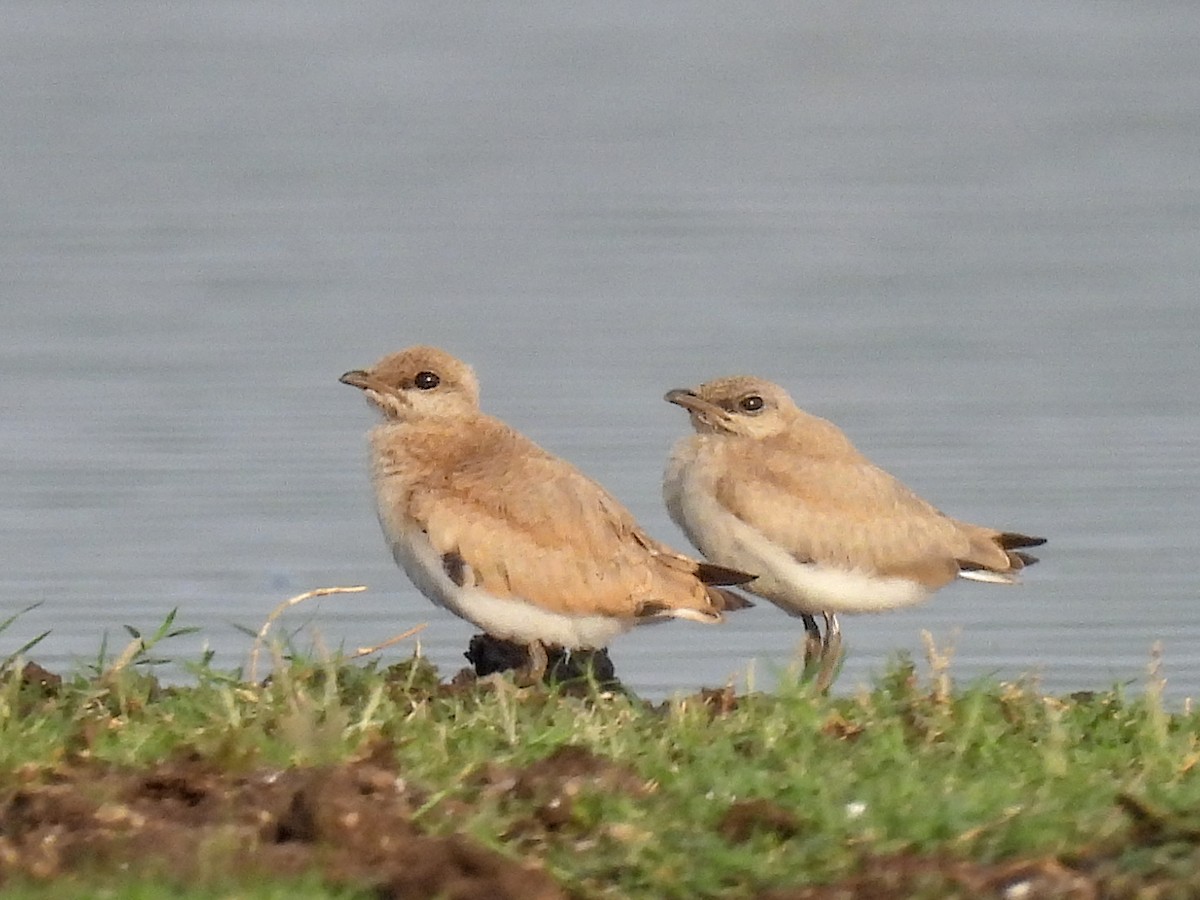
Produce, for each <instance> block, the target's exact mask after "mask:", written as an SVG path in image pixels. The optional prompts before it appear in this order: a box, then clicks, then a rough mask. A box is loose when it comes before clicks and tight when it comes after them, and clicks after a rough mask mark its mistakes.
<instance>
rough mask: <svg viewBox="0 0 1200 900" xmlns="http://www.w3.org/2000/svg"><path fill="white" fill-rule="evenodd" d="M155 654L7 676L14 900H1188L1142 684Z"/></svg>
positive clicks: (1183, 820)
mask: <svg viewBox="0 0 1200 900" xmlns="http://www.w3.org/2000/svg"><path fill="white" fill-rule="evenodd" d="M160 632H161V633H160V634H159V635H158V637H163V636H165V635H166V634H169V633H170V632H169V630H160ZM150 652H151V651H150V650H149V649H148V648H147V647H146V646H144V645H143V646H140V647H135V648H134V650H133V651H132V652H130V653H126V654H122V658H121V659H118V660H114V661H113V662H112V663H110V664H108V665H105V663H104V660H101V661H100V662H99V663H98V664H97V665H96V666H95V667H93V669H92V670H90V671H84V672H81V673H76V674H72V675H68V676H66V677H63V678H62V679H61V680H60V679H59V678H58V676H56V675H55V674H53V673H47V672H44V671H41V670H39V669H37V668H36V667H34V666H25V665H24V664H22V663H21V662H20V661H18V660H13V661H10V664H9V665H8V667H7V668H6V670H5V671H4V674H3V678H2V680H0V879H3V882H2V883H3V885H4V895H5V896H6V897H7V896H12V897H31V898H32V897H50V896H53V897H56V898H59V897H69V896H79V897H85V896H86V897H92V896H104V895H107V896H113V897H141V896H146V897H148V896H154V897H160V896H168V894H166V893H164V891H165V890H167V889H168V888H169V889H170V890H172V891H174V893H173V894H170V895H169V896H179V897H216V896H220V897H230V896H238V897H253V898H266V897H277V896H285V895H286V896H290V897H308V896H313V897H358V896H362V897H367V896H395V897H420V896H437V895H438V892H441V894H442V895H444V896H454V897H467V896H497V897H504V896H512V897H518V896H519V897H546V898H550V897H558V896H580V897H591V896H596V897H601V896H613V897H681V898H682V897H709V896H720V897H770V898H800V897H834V896H837V897H854V896H861V897H922V896H928V897H947V896H961V897H980V896H989V895H993V896H1002V897H1013V898H1029V897H1095V896H1105V897H1141V896H1181V897H1183V896H1198V895H1200V851H1198V849H1197V847H1198V843H1200V814H1197V813H1196V812H1195V811H1196V810H1198V809H1200V773H1198V772H1197V762H1200V746H1198V740H1197V726H1198V724H1200V723H1198V721H1197V717H1196V715H1195V714H1193V713H1192V712H1191V711H1190V710H1182V711H1167V710H1165V709H1164V708H1163V706H1162V703H1161V685H1160V684H1159V683H1158V682H1157V681H1156V679H1155V678H1154V677H1153V675H1151V676H1150V677H1149V678H1148V684H1147V686H1146V687H1145V689H1144V690H1139V691H1138V692H1137V694H1136V696H1130V697H1127V696H1124V695H1123V693H1122V692H1121V691H1119V690H1106V691H1100V692H1097V693H1094V694H1086V695H1083V694H1079V695H1074V696H1071V697H1061V698H1056V697H1046V696H1043V695H1042V694H1041V693H1040V692H1039V691H1038V690H1037V689H1036V687H1035V686H1034V685H1032V684H1000V683H993V682H977V683H972V684H968V685H955V684H953V683H952V682H951V678H950V674H949V673H948V672H947V671H946V669H945V667H944V665H943V664H942V663H941V662H939V661H938V660H937V659H936V654H934V659H933V660H932V662H931V663H922V665H921V666H919V667H918V666H916V665H914V664H913V663H911V662H910V661H907V660H904V659H899V660H896V661H895V662H894V663H893V665H892V666H891V667H890V668H889V669H888V671H887V672H886V674H885V675H884V676H882V677H881V678H880V679H879V680H878V681H877V682H876V683H875V684H874V685H873V686H872V687H871V688H870V689H867V690H864V691H862V692H860V693H858V694H856V695H854V696H833V697H827V696H820V695H817V694H815V693H814V692H813V691H812V690H811V689H810V688H809V687H808V686H807V685H806V684H804V683H803V682H801V681H799V680H798V679H795V678H792V679H789V678H784V679H782V680H781V683H780V685H779V686H778V688H777V689H776V690H775V692H774V693H772V694H770V695H764V694H749V695H736V694H735V693H734V692H733V691H732V690H713V691H706V692H703V693H701V694H698V695H696V696H691V697H686V698H678V699H675V700H672V701H670V702H667V703H664V704H658V705H651V704H647V703H644V702H642V701H640V700H638V699H636V698H634V697H630V696H626V695H624V694H621V693H605V692H601V691H598V690H596V689H594V688H589V687H588V686H586V685H574V686H571V687H568V688H544V687H542V686H536V687H518V686H517V685H516V684H514V682H513V680H512V678H511V676H507V677H496V676H493V677H491V678H489V679H487V680H485V681H483V682H478V681H476V680H474V679H471V678H462V679H459V680H457V681H455V682H453V683H451V682H449V681H447V680H444V679H442V678H440V677H439V675H438V673H437V672H435V671H434V670H433V669H432V668H431V667H430V666H429V665H428V664H426V663H425V662H423V661H421V660H417V659H409V660H405V661H403V662H399V663H395V664H392V665H385V664H383V663H379V662H364V661H361V660H358V661H354V662H347V661H344V660H339V659H337V658H321V659H304V658H291V659H287V660H286V661H285V660H284V659H283V657H282V656H281V655H280V654H278V653H276V655H275V657H274V664H273V666H271V667H270V669H271V671H270V675H269V677H267V678H266V679H263V680H260V681H259V682H258V683H251V682H248V681H246V680H244V679H243V677H242V674H241V673H239V672H221V671H215V670H213V669H211V668H209V667H207V666H206V665H204V664H203V663H198V664H196V665H193V666H191V667H190V668H191V673H190V680H189V682H188V686H186V687H163V686H161V685H160V684H159V683H158V682H157V681H156V680H155V679H154V678H153V677H152V676H151V675H149V674H146V673H145V672H144V671H142V670H141V669H140V668H139V667H138V666H137V665H136V663H137V662H138V661H139V659H145V658H146V657H147V656H148V654H149V653H150ZM118 662H120V665H118V664H117V663H118ZM260 674H262V673H260ZM105 892H107V894H106V893H105Z"/></svg>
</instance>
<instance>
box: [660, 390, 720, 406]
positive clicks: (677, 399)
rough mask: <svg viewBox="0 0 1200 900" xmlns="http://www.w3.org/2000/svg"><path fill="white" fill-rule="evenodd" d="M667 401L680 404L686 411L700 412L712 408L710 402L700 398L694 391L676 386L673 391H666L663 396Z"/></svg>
mask: <svg viewBox="0 0 1200 900" xmlns="http://www.w3.org/2000/svg"><path fill="white" fill-rule="evenodd" d="M663 399H664V400H666V401H667V402H668V403H674V404H675V405H676V406H682V407H683V408H684V409H686V410H687V411H688V412H701V411H707V410H710V409H712V408H713V406H712V404H711V403H709V402H707V401H706V400H701V399H700V397H699V396H698V395H697V394H696V392H695V391H691V390H688V389H687V388H676V389H675V390H673V391H667V393H666V395H665V396H664V397H663Z"/></svg>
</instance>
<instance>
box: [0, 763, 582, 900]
mask: <svg viewBox="0 0 1200 900" xmlns="http://www.w3.org/2000/svg"><path fill="white" fill-rule="evenodd" d="M40 777H41V778H42V779H43V780H41V781H39V782H38V783H29V784H23V785H17V786H14V787H10V788H9V789H8V790H6V791H5V792H4V793H3V794H2V795H0V883H2V882H3V881H4V880H7V879H8V878H11V877H13V876H22V877H26V878H32V879H37V880H46V879H52V878H56V877H60V876H63V875H66V874H71V873H77V872H81V871H96V870H101V871H102V870H108V869H112V868H117V867H121V868H124V867H126V866H128V867H134V868H135V870H139V871H149V872H151V873H155V872H159V873H163V874H165V875H169V876H170V877H171V878H172V879H178V880H180V881H182V882H184V883H186V882H190V881H195V880H203V879H205V878H208V877H212V876H213V875H214V874H215V875H220V876H223V877H227V876H252V875H254V874H258V873H261V874H264V875H265V874H270V875H271V876H274V877H280V876H288V875H294V876H297V877H299V876H301V875H304V874H306V873H310V872H312V871H313V870H317V871H320V872H322V873H323V874H324V876H325V878H326V879H327V880H328V881H329V882H330V883H333V884H344V885H348V886H355V887H362V888H365V889H370V890H371V891H372V892H373V893H374V894H375V895H376V896H379V897H389V898H390V897H395V898H410V897H411V898H418V897H420V898H425V897H434V896H438V897H448V898H457V900H466V898H476V897H479V898H482V897H489V898H492V897H494V898H510V897H511V898H517V897H531V898H537V900H554V898H563V897H566V896H567V894H566V892H565V891H564V890H563V889H562V888H560V887H559V886H558V884H557V883H556V882H555V881H554V879H553V878H551V877H550V876H549V875H548V874H547V873H546V872H545V871H543V870H542V869H541V868H540V867H538V866H537V865H529V864H524V863H518V862H515V861H513V860H511V859H509V858H507V857H505V856H502V855H501V854H499V853H497V852H495V851H494V850H491V849H488V848H486V847H483V846H482V845H480V844H479V843H477V842H476V841H473V840H471V839H470V838H467V837H464V836H462V835H451V836H449V837H443V836H435V835H429V834H425V833H423V832H422V830H421V829H420V828H418V826H417V825H416V824H415V823H414V821H413V812H414V810H415V809H416V808H417V807H419V806H420V804H421V803H422V802H423V801H424V799H425V797H424V795H423V793H422V792H421V791H420V790H419V789H416V788H414V787H413V786H412V785H410V784H408V783H407V782H406V781H405V780H404V778H403V777H402V776H401V775H400V773H399V772H398V771H397V770H396V765H395V762H394V760H393V754H392V753H391V752H390V748H387V747H384V746H381V747H379V748H377V752H375V753H373V754H372V755H371V756H370V757H367V758H364V759H359V760H355V761H353V762H348V763H343V764H340V765H336V766H323V767H312V768H296V769H285V770H266V769H259V770H255V771H251V772H246V773H240V774H239V773H234V772H230V771H226V770H222V769H219V768H217V767H216V766H214V765H213V764H212V763H210V762H207V761H205V760H203V759H199V758H196V757H192V756H189V757H183V758H179V759H175V760H171V761H169V762H165V763H162V764H159V765H156V766H153V767H151V768H148V769H144V770H139V771H129V770H122V769H115V768H111V767H106V766H101V765H80V766H75V767H70V768H64V769H59V770H57V771H55V772H53V773H52V774H50V775H49V776H40Z"/></svg>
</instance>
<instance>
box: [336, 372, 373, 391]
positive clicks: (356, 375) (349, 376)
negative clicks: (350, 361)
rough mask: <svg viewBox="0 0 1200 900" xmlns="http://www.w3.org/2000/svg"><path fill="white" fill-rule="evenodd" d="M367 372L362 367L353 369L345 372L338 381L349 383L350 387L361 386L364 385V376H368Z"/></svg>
mask: <svg viewBox="0 0 1200 900" xmlns="http://www.w3.org/2000/svg"><path fill="white" fill-rule="evenodd" d="M366 374H367V373H366V372H364V371H363V370H362V369H351V370H350V371H349V372H345V373H343V374H342V377H341V378H339V379H338V381H340V382H341V383H342V384H348V385H350V387H356V388H361V387H362V386H363V378H364V377H366Z"/></svg>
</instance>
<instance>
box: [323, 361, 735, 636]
mask: <svg viewBox="0 0 1200 900" xmlns="http://www.w3.org/2000/svg"><path fill="white" fill-rule="evenodd" d="M342 380H343V381H344V382H346V383H347V384H351V385H354V386H356V387H359V388H361V389H363V390H364V391H365V392H366V396H367V398H368V400H369V401H370V402H371V403H372V404H373V405H374V406H375V407H376V408H377V409H378V410H379V411H380V412H381V413H382V415H383V421H382V422H381V423H380V424H379V425H377V426H376V427H375V428H373V429H372V431H371V433H370V444H371V456H372V473H373V481H374V485H375V490H376V500H377V511H378V514H379V520H380V523H381V525H382V526H383V530H384V533H385V535H386V537H387V539H388V542H389V544H390V545H391V546H392V549H393V552H394V554H395V556H396V559H397V561H398V562H399V563H400V564H401V565H402V566H403V567H404V568H405V571H406V572H407V573H408V574H409V576H410V577H411V578H412V579H413V581H414V583H415V584H416V585H417V586H418V587H419V588H420V589H421V590H422V591H423V592H424V593H425V594H426V595H427V596H429V597H430V598H431V599H433V600H434V602H436V603H438V604H439V605H443V606H446V607H447V608H449V609H451V610H452V611H453V612H455V613H457V614H458V615H460V616H463V617H464V618H467V619H468V620H470V621H473V622H474V623H475V624H476V625H477V626H478V627H480V628H482V629H483V630H485V631H487V632H488V633H490V634H493V636H495V637H501V638H506V639H512V640H518V641H533V640H544V641H546V642H548V643H554V644H559V645H562V646H568V647H576V646H577V647H600V646H603V645H604V644H605V643H606V642H607V640H608V639H609V638H610V637H612V636H613V635H614V634H616V633H619V632H620V631H623V630H625V629H626V628H628V627H630V626H631V625H633V624H636V623H637V622H640V621H650V620H656V619H663V618H671V617H675V618H690V619H693V620H696V621H705V622H718V621H720V620H721V618H722V612H723V611H724V610H726V609H734V608H738V607H739V606H740V605H745V604H746V601H745V600H744V599H743V598H740V597H738V595H736V594H733V593H732V592H729V591H724V590H722V589H721V588H720V587H718V585H729V584H735V583H739V582H743V581H745V580H747V578H748V576H746V575H743V574H742V573H740V572H732V571H730V570H727V569H723V568H721V567H719V566H715V565H711V564H707V563H703V562H700V561H697V560H694V559H691V558H690V557H687V556H684V555H683V554H679V553H676V552H675V551H673V550H671V549H670V548H668V547H667V546H665V545H664V544H661V543H659V542H658V541H656V540H654V539H653V538H651V537H650V536H649V535H647V534H646V533H645V532H644V531H643V530H642V529H641V527H640V526H639V525H638V524H637V522H636V521H635V520H634V519H633V517H632V515H631V514H630V513H629V512H628V511H627V510H626V509H625V508H624V507H623V506H622V505H621V504H620V503H619V502H618V501H617V500H616V499H615V498H614V497H613V496H612V495H611V494H609V493H608V492H607V491H605V490H604V489H603V488H601V487H600V486H599V485H598V484H596V483H595V482H594V481H592V480H591V479H589V478H587V477H586V476H585V475H583V474H582V473H581V472H579V471H578V470H577V469H575V468H574V467H573V466H571V465H570V464H568V463H567V462H565V461H564V460H562V459H559V458H558V457H555V456H552V455H551V454H549V453H547V452H546V451H545V450H543V449H542V448H540V447H539V446H537V445H536V444H535V443H533V442H532V441H530V440H529V439H528V438H526V437H524V436H523V435H521V434H520V433H518V432H517V431H515V430H514V429H512V428H510V427H509V426H508V425H506V424H505V423H503V422H501V421H499V420H498V419H495V418H493V417H491V416H488V415H485V414H483V413H482V412H480V410H479V407H478V385H477V383H476V381H475V376H474V374H473V373H472V372H471V370H470V368H469V367H468V366H466V364H464V363H462V362H461V361H459V360H457V359H455V358H454V357H452V356H450V355H449V354H446V353H445V352H443V351H441V350H437V349H436V348H432V347H413V348H409V349H408V350H405V351H402V352H401V353H398V354H394V355H392V356H389V357H386V358H385V359H383V360H381V361H380V362H379V363H377V364H376V365H375V366H373V367H372V368H370V369H368V370H356V371H353V372H348V373H346V375H344V376H343V377H342Z"/></svg>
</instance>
